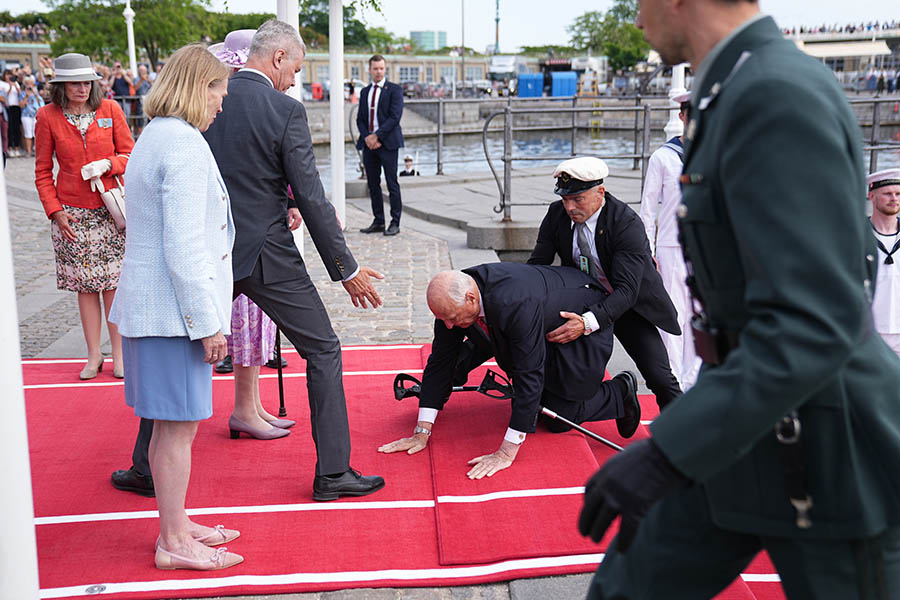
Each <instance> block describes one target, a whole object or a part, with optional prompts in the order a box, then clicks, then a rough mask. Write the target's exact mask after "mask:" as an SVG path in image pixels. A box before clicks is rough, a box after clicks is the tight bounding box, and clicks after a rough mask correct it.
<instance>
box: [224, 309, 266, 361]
mask: <svg viewBox="0 0 900 600" xmlns="http://www.w3.org/2000/svg"><path fill="white" fill-rule="evenodd" d="M225 339H226V340H227V341H228V354H230V355H231V360H232V361H233V362H234V364H236V365H241V366H242V367H253V366H257V365H264V364H266V361H267V360H269V359H270V358H272V352H273V350H274V349H275V323H273V322H272V319H270V318H269V315H267V314H266V313H264V312H263V310H262V309H261V308H260V307H258V306H257V305H255V304H254V303H253V301H252V300H250V298H248V297H247V296H245V295H243V294H241V295H240V296H238V297H237V298H235V299H234V302H232V303H231V335H229V336H227V337H226V338H225Z"/></svg>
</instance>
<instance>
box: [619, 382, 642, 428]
mask: <svg viewBox="0 0 900 600" xmlns="http://www.w3.org/2000/svg"><path fill="white" fill-rule="evenodd" d="M613 379H621V380H622V381H624V382H625V387H626V388H627V391H626V392H625V399H624V400H623V401H622V403H623V404H624V408H625V416H622V417H619V418H618V419H616V429H618V430H619V435H621V436H622V437H623V438H630V437H631V436H633V435H634V432H635V431H637V428H638V425H640V424H641V403H640V402H638V396H637V377H636V376H635V374H634V373H632V372H631V371H622V372H621V373H619V374H618V375H616V376H615V377H613Z"/></svg>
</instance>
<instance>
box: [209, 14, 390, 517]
mask: <svg viewBox="0 0 900 600" xmlns="http://www.w3.org/2000/svg"><path fill="white" fill-rule="evenodd" d="M305 54H306V48H305V45H304V44H303V40H302V39H301V38H300V35H299V34H298V33H297V30H295V29H293V28H292V27H291V26H289V25H287V24H286V23H283V22H281V21H276V20H272V21H267V22H266V23H264V24H263V25H262V26H260V28H259V29H258V30H257V32H256V34H255V35H254V36H253V40H252V42H251V45H250V55H249V58H248V60H247V66H246V67H245V68H244V69H242V70H241V71H239V72H237V73H235V75H233V76H232V78H231V80H230V81H229V84H228V96H227V98H226V101H225V104H224V105H223V111H222V114H220V115H219V117H218V118H217V119H216V123H214V125H215V126H214V127H210V128H209V129H208V130H207V131H206V133H205V134H204V135H205V137H206V139H207V141H208V142H209V145H210V148H211V149H212V151H213V154H214V155H215V157H216V161H217V162H218V164H219V169H220V170H221V171H222V174H223V178H224V179H225V184H226V185H227V187H228V192H229V194H230V196H231V205H232V211H233V213H234V219H235V229H236V237H235V242H234V249H233V251H232V252H233V258H232V262H233V265H234V293H235V295H237V294H241V293H242V294H245V295H246V296H247V297H248V298H250V299H251V300H253V301H254V302H255V303H256V304H257V305H259V307H260V308H262V309H263V310H264V311H265V312H266V314H268V315H269V316H270V317H271V318H272V320H273V321H275V323H277V324H278V326H279V328H280V329H281V331H283V332H284V334H285V335H286V336H287V337H288V339H289V340H290V341H291V343H293V344H294V347H295V348H297V350H298V352H299V353H300V355H301V356H303V357H304V358H305V359H306V361H307V367H306V373H307V390H308V392H309V403H310V414H311V419H312V436H313V440H314V441H315V444H316V451H317V457H318V461H317V464H316V477H315V480H314V486H313V499H314V500H335V499H337V498H338V497H339V496H341V495H353V496H360V495H364V494H368V493H371V492H374V491H376V490H378V489H380V488H381V487H383V486H384V480H383V479H382V478H381V477H377V476H375V477H362V476H361V475H359V473H357V472H355V471H354V470H352V469H351V468H350V464H349V461H350V432H349V427H348V423H347V407H346V401H345V398H344V388H343V382H342V364H341V348H340V341H339V340H338V338H337V336H336V335H335V333H334V330H333V329H332V327H331V322H330V320H329V318H328V313H327V312H326V311H325V307H324V305H323V304H322V301H321V299H320V298H319V295H318V293H317V292H316V288H315V286H314V285H313V283H312V281H311V280H310V277H309V275H308V274H307V271H306V266H305V264H304V261H303V258H302V257H301V255H300V252H299V251H298V250H297V247H296V246H295V245H294V239H293V236H292V234H291V231H290V228H289V223H288V220H289V219H288V217H286V214H287V213H288V185H290V187H291V190H292V192H293V196H294V200H295V202H296V205H297V208H298V209H299V212H300V214H301V215H302V216H303V220H304V222H305V223H306V226H307V228H308V230H309V233H310V236H311V237H312V239H313V242H314V243H315V246H316V250H317V251H318V253H319V255H320V256H321V258H322V261H323V262H324V264H325V267H326V269H327V270H328V274H329V276H330V277H331V278H332V280H333V281H341V282H342V283H343V285H344V287H345V288H346V289H347V292H348V293H349V294H350V297H351V299H352V301H353V304H354V305H356V306H360V305H361V306H363V307H367V302H370V303H371V304H372V306H373V307H376V306H378V305H380V304H381V298H380V297H379V296H378V293H377V292H376V291H375V289H374V287H373V286H372V283H371V281H370V277H377V278H381V275H380V274H378V273H376V272H375V271H373V270H372V269H369V268H368V267H360V266H358V265H357V264H356V261H355V259H354V258H353V255H352V254H351V252H350V250H349V249H348V248H347V246H346V244H345V242H344V236H343V234H342V233H341V230H340V226H339V224H338V222H337V220H336V219H335V217H334V208H333V206H332V205H331V204H330V203H329V202H328V200H327V199H326V198H325V193H324V190H323V188H322V183H321V181H320V180H319V175H318V172H317V171H316V164H315V158H314V156H313V148H312V139H311V137H310V133H309V126H308V124H307V119H306V111H305V109H304V107H303V105H302V104H301V103H299V102H297V101H296V100H294V99H293V98H290V97H289V96H287V95H285V94H284V93H282V92H284V91H286V90H287V89H288V88H290V87H291V86H292V85H294V76H295V74H296V73H297V72H299V71H300V69H301V67H302V64H303V59H304V58H305ZM226 111H227V114H226ZM292 212H293V211H292ZM291 218H294V217H291Z"/></svg>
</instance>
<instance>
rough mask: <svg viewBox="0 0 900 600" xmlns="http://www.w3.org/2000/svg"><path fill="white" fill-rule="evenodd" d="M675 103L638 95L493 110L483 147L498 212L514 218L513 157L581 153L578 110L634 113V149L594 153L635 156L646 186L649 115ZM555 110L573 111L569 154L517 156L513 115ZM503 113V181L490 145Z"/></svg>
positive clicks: (552, 157) (608, 156) (559, 157)
mask: <svg viewBox="0 0 900 600" xmlns="http://www.w3.org/2000/svg"><path fill="white" fill-rule="evenodd" d="M670 110H672V107H669V106H650V105H648V104H642V103H641V102H640V98H638V99H637V105H636V106H633V107H631V106H612V107H603V108H597V107H582V108H579V107H578V106H576V105H575V103H574V102H573V105H572V106H571V107H565V108H512V107H511V106H507V107H506V108H504V109H503V110H502V111H495V112H493V113H491V114H490V115H489V116H488V117H487V119H486V120H485V122H484V127H483V129H482V137H481V140H482V145H483V147H484V156H485V158H486V159H487V163H488V166H489V167H490V169H491V173H492V174H493V175H494V180H495V181H496V182H497V188H498V190H499V191H500V203H499V204H498V205H497V206H495V207H494V212H495V213H498V214H499V213H501V212H502V213H503V221H504V222H509V221H511V220H512V206H513V202H512V189H511V186H512V164H513V162H514V161H529V160H567V159H569V158H572V157H575V156H578V153H577V149H576V136H575V133H576V129H577V122H576V116H577V114H578V113H596V112H598V111H602V112H614V113H615V112H622V113H634V152H631V153H627V154H606V155H598V154H596V153H592V154H591V156H594V157H596V158H602V159H628V158H630V159H633V160H634V169H638V168H640V169H641V187H642V188H643V182H644V178H645V177H646V175H647V159H648V158H649V157H650V115H651V112H653V111H657V112H669V111H670ZM554 113H571V114H572V136H571V153H570V154H569V155H541V156H514V155H513V152H512V148H513V130H514V125H513V118H514V117H515V115H518V114H554ZM500 115H503V157H502V159H501V160H502V161H503V181H502V182H501V181H500V176H499V175H498V174H497V169H496V168H495V167H494V161H493V160H491V157H490V153H489V151H488V146H487V135H488V127H489V125H490V123H491V121H492V120H494V119H495V118H496V117H499V116H500ZM515 204H516V205H517V206H531V205H533V203H527V202H517V203H515Z"/></svg>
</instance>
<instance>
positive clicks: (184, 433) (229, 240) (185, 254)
mask: <svg viewBox="0 0 900 600" xmlns="http://www.w3.org/2000/svg"><path fill="white" fill-rule="evenodd" d="M229 74H230V73H229V70H228V69H227V68H225V67H224V66H223V65H222V63H220V62H219V61H218V60H216V59H215V58H214V57H213V56H212V55H211V54H210V53H209V52H207V51H206V49H205V48H204V47H203V46H200V45H190V46H185V47H184V48H181V49H180V50H178V51H177V52H176V53H175V54H173V55H172V57H171V58H170V59H169V61H168V62H167V63H166V66H165V68H164V69H163V70H162V72H161V73H160V75H159V77H158V78H157V80H156V83H155V84H154V85H153V89H152V90H151V91H150V94H149V95H147V97H146V99H145V102H144V106H145V109H146V113H147V115H148V116H149V117H150V118H151V119H152V120H151V121H150V124H149V125H147V127H146V128H145V129H144V131H143V133H142V134H141V137H140V140H139V141H138V143H137V144H136V145H135V147H134V150H133V152H132V155H131V162H130V163H129V166H128V170H127V172H126V174H125V203H126V204H125V206H126V215H127V223H128V239H127V241H126V245H125V259H124V261H123V263H122V274H121V277H120V280H119V292H118V293H117V294H116V299H115V301H114V303H113V306H112V311H111V314H110V320H111V321H113V322H115V323H116V324H117V325H118V326H119V331H120V332H121V334H122V338H123V339H122V342H123V343H122V347H123V355H124V363H125V401H126V402H127V403H128V405H129V406H132V407H133V408H134V412H135V414H136V415H138V416H139V417H142V418H145V419H153V420H154V423H153V437H152V439H151V441H150V469H151V471H152V473H153V479H154V484H155V487H156V501H157V506H158V508H159V526H160V536H159V539H158V540H157V543H156V557H155V560H156V566H157V567H158V568H160V569H179V568H181V569H197V570H214V569H223V568H226V567H230V566H233V565H236V564H238V563H239V562H241V561H242V560H243V558H242V557H241V556H239V555H237V554H234V553H230V552H226V551H225V548H218V549H214V548H212V546H220V545H221V544H224V543H225V542H228V541H231V540H233V539H234V538H236V537H237V536H238V535H240V534H239V533H238V532H237V531H234V530H230V529H225V528H224V527H222V526H221V525H217V526H216V527H215V528H212V527H205V526H203V525H199V524H197V523H194V522H192V521H191V520H190V519H189V518H188V516H187V513H186V512H185V509H184V498H185V494H186V493H187V484H188V479H189V477H190V471H191V444H192V443H193V440H194V435H195V434H196V432H197V425H198V421H200V420H201V419H207V418H209V417H210V416H211V415H212V365H213V364H215V363H216V362H217V361H219V360H221V359H222V358H224V357H225V353H226V345H225V335H226V334H228V333H229V331H230V321H231V288H232V273H231V246H232V244H233V242H234V224H233V222H232V220H231V208H230V204H229V199H228V192H227V190H226V188H225V184H224V183H223V182H222V177H221V175H220V174H219V169H218V167H217V166H216V161H215V159H214V158H213V155H212V153H211V152H210V150H209V146H208V145H207V144H206V140H204V139H203V136H202V135H201V134H200V132H201V131H205V130H206V129H207V128H208V127H209V126H210V124H212V122H213V120H214V119H215V117H216V114H217V113H219V112H221V110H222V99H223V98H224V97H225V95H226V94H227V88H228V76H229Z"/></svg>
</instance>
